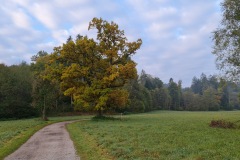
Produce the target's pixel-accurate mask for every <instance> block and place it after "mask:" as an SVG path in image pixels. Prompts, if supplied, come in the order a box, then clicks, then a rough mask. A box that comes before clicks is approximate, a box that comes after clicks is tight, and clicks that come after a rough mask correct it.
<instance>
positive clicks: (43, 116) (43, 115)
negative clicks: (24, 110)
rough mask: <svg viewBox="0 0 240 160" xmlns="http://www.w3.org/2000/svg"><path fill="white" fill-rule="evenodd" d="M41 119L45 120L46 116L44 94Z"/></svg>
mask: <svg viewBox="0 0 240 160" xmlns="http://www.w3.org/2000/svg"><path fill="white" fill-rule="evenodd" d="M42 119H43V120H44V121H47V120H48V118H47V116H46V102H45V96H44V99H43V111H42Z"/></svg>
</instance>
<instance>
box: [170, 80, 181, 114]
mask: <svg viewBox="0 0 240 160" xmlns="http://www.w3.org/2000/svg"><path fill="white" fill-rule="evenodd" d="M168 91H169V95H170V97H171V108H170V109H171V110H178V109H179V107H180V94H179V87H178V85H177V83H175V82H174V81H173V79H172V78H170V80H169V84H168Z"/></svg>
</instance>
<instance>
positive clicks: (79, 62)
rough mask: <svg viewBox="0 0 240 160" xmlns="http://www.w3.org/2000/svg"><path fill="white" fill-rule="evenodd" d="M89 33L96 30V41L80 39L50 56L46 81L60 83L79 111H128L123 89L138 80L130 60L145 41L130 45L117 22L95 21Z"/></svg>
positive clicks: (134, 67)
mask: <svg viewBox="0 0 240 160" xmlns="http://www.w3.org/2000/svg"><path fill="white" fill-rule="evenodd" d="M88 29H89V30H90V29H95V30H97V38H96V40H94V39H90V38H88V37H87V36H80V35H78V36H77V38H76V40H72V38H71V39H68V41H67V42H66V43H65V44H63V45H62V46H59V47H56V48H55V49H54V52H53V53H52V54H51V55H50V57H51V58H50V61H49V64H48V67H47V69H46V73H48V74H47V75H46V77H45V78H48V79H51V80H53V81H54V80H57V81H59V82H60V84H61V89H62V90H63V91H64V94H65V95H67V96H71V97H73V101H74V104H75V109H76V110H81V109H85V110H86V109H87V110H96V111H98V113H99V115H102V111H104V110H109V109H115V108H121V107H125V106H126V103H127V101H128V92H127V91H126V90H124V89H123V88H122V87H123V86H124V85H125V84H126V83H127V82H128V80H130V79H134V78H135V77H136V76H137V71H136V63H135V62H134V61H133V60H132V59H131V56H132V55H133V54H135V53H136V51H137V50H138V49H139V48H140V46H141V44H142V40H141V39H138V40H137V41H136V42H128V41H127V38H126V37H125V35H124V31H123V30H120V29H119V28H118V25H117V24H116V23H114V22H111V23H109V22H107V21H105V20H102V19H101V18H93V20H92V21H91V22H90V23H89V28H88Z"/></svg>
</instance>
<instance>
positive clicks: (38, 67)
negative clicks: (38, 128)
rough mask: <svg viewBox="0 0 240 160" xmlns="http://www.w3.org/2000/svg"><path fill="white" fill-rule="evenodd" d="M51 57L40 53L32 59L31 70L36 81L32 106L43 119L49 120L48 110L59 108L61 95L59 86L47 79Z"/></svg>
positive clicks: (33, 84)
mask: <svg viewBox="0 0 240 160" xmlns="http://www.w3.org/2000/svg"><path fill="white" fill-rule="evenodd" d="M49 58H50V57H49V55H48V53H47V52H45V51H39V52H38V53H37V55H35V56H33V57H32V61H33V62H34V63H32V65H31V69H32V72H33V76H34V80H33V83H32V86H33V90H32V97H33V101H32V105H33V106H34V107H35V108H37V109H39V110H40V111H41V113H42V119H43V120H47V119H48V118H47V113H46V112H47V110H49V109H50V108H53V107H54V106H55V107H56V106H57V103H58V102H57V99H58V97H59V95H60V91H59V86H58V85H57V84H56V83H52V82H51V81H49V80H48V79H45V78H44V76H45V75H46V70H45V67H46V65H47V63H48V62H49Z"/></svg>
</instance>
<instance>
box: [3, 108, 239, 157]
mask: <svg viewBox="0 0 240 160" xmlns="http://www.w3.org/2000/svg"><path fill="white" fill-rule="evenodd" d="M90 118H91V117H90V116H75V117H55V118H49V119H50V120H49V121H47V122H46V121H41V120H39V119H36V118H35V119H26V120H12V121H1V122H0V159H3V158H4V157H5V156H6V155H8V154H10V153H11V152H13V151H14V150H16V149H17V148H18V147H19V146H20V145H21V144H23V143H24V142H26V141H27V139H28V138H29V137H30V136H31V135H33V134H34V133H35V132H36V131H38V130H39V129H41V128H42V127H44V126H46V125H49V124H51V123H55V122H60V121H66V120H76V119H79V120H82V121H79V122H75V123H72V124H70V125H68V127H67V128H68V131H69V133H70V136H71V138H72V140H73V141H74V144H75V147H76V149H77V152H78V154H79V155H80V157H81V160H84V159H86V160H109V159H118V160H125V159H134V160H135V159H139V160H153V159H160V160H161V159H163V160H165V159H168V160H171V159H172V160H175V159H184V160H192V159H193V160H208V159H209V160H212V159H213V160H214V159H215V160H219V159H226V160H228V159H229V160H234V159H236V160H237V159H240V152H239V146H240V136H239V135H240V129H239V128H236V129H222V128H211V127H209V123H210V121H211V120H219V119H224V120H227V121H231V122H235V123H236V124H237V125H238V126H240V122H239V120H240V111H229V112H226V111H224V112H175V111H156V112H150V113H144V114H135V115H124V116H123V117H122V119H121V118H120V116H116V117H115V119H114V120H113V119H110V120H90Z"/></svg>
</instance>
